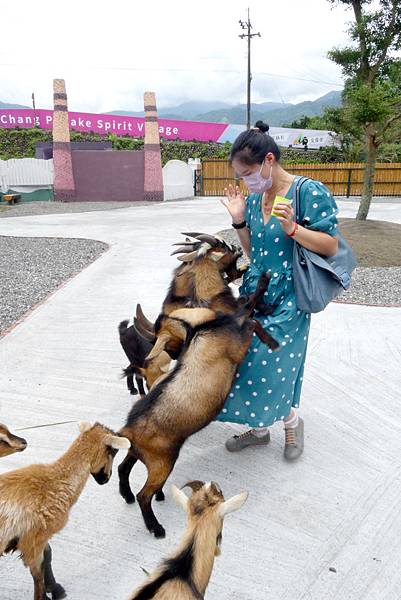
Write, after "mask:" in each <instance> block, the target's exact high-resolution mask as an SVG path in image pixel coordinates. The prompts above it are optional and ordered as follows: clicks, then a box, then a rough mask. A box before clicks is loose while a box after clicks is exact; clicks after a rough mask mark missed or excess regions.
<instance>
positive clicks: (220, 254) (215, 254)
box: [209, 251, 224, 262]
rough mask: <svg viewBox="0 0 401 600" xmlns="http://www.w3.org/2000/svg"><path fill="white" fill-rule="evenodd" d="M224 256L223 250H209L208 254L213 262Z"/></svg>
mask: <svg viewBox="0 0 401 600" xmlns="http://www.w3.org/2000/svg"><path fill="white" fill-rule="evenodd" d="M223 256H224V252H216V251H215V252H211V253H210V254H209V257H210V258H211V259H212V260H214V261H215V262H219V260H221V259H222V258H223Z"/></svg>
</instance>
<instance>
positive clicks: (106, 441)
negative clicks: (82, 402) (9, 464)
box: [0, 423, 130, 600]
mask: <svg viewBox="0 0 401 600" xmlns="http://www.w3.org/2000/svg"><path fill="white" fill-rule="evenodd" d="M80 431H81V434H80V435H79V437H78V438H77V439H76V440H75V441H74V442H73V443H72V445H71V446H70V448H69V449H68V450H67V451H66V452H65V453H64V454H63V456H61V457H60V458H59V459H58V460H56V462H54V463H51V464H38V465H30V466H28V467H23V468H22V469H17V470H15V471H10V472H9V473H3V474H2V475H0V556H1V555H2V554H5V553H8V552H13V551H17V550H18V551H20V552H21V557H22V560H23V562H24V564H25V566H27V567H29V569H30V571H31V575H32V577H33V581H34V600H45V599H47V598H48V596H47V595H46V592H51V593H52V596H53V600H56V599H57V598H63V597H64V596H65V591H64V589H63V588H62V586H60V585H59V584H57V583H56V581H55V578H54V575H53V572H52V569H51V549H50V546H49V544H48V542H49V539H50V538H51V537H52V536H53V535H54V534H55V533H57V532H58V531H60V530H61V529H62V528H63V527H64V526H65V524H66V523H67V520H68V515H69V511H70V509H71V507H72V506H73V504H75V502H76V501H77V500H78V498H79V496H80V494H81V492H82V490H83V488H84V486H85V484H86V482H87V480H88V478H89V475H92V476H93V477H94V478H95V480H96V481H97V483H99V484H100V485H102V484H104V483H107V482H108V480H109V479H110V477H111V469H112V464H113V460H114V456H115V454H116V452H117V450H118V449H122V448H127V447H129V445H130V443H129V441H128V440H125V439H123V438H121V437H120V436H118V435H116V434H114V433H113V432H112V431H111V430H110V429H108V428H106V427H104V426H103V425H100V424H99V423H96V424H95V425H93V426H92V425H91V424H90V423H81V424H80Z"/></svg>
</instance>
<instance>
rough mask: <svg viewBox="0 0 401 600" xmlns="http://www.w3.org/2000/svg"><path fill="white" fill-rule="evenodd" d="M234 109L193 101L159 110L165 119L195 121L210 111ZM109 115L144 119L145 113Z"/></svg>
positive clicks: (212, 103)
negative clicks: (199, 114)
mask: <svg viewBox="0 0 401 600" xmlns="http://www.w3.org/2000/svg"><path fill="white" fill-rule="evenodd" d="M231 107H232V104H228V103H227V102H218V101H217V102H208V101H201V100H199V101H196V100H194V101H191V102H183V103H182V104H178V105H177V106H168V107H165V108H160V109H159V110H158V114H159V117H163V119H184V120H185V119H191V120H193V119H194V117H195V115H197V114H198V113H205V112H208V111H210V110H216V109H217V110H224V109H229V108H231ZM106 114H108V115H122V116H127V117H143V112H138V111H130V110H113V111H110V112H108V113H106Z"/></svg>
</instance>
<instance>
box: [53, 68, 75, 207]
mask: <svg viewBox="0 0 401 600" xmlns="http://www.w3.org/2000/svg"><path fill="white" fill-rule="evenodd" d="M53 97H54V113H53V164H54V197H55V199H56V200H57V201H61V202H66V201H68V200H73V199H74V198H75V182H74V173H73V170H72V157H71V144H70V126H69V122H68V105H67V94H66V90H65V81H64V79H53Z"/></svg>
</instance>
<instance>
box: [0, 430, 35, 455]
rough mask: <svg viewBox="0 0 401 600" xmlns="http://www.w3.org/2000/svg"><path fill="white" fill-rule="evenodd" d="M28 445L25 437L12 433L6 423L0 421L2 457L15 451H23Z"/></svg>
mask: <svg viewBox="0 0 401 600" xmlns="http://www.w3.org/2000/svg"><path fill="white" fill-rule="evenodd" d="M27 445H28V444H27V441H26V440H24V438H21V437H18V436H17V435H14V434H12V433H11V432H10V430H9V429H7V427H6V426H5V425H3V424H2V423H0V458H1V457H2V456H8V455H9V454H14V452H23V451H24V450H25V448H26V447H27Z"/></svg>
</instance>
